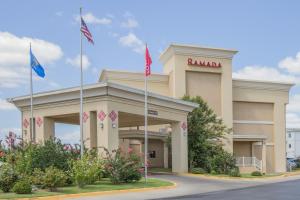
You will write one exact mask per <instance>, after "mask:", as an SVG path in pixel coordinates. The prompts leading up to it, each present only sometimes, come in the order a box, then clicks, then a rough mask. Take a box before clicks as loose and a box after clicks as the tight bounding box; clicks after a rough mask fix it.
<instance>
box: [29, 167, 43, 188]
mask: <svg viewBox="0 0 300 200" xmlns="http://www.w3.org/2000/svg"><path fill="white" fill-rule="evenodd" d="M44 177H45V172H43V171H42V170H41V169H39V168H35V169H34V171H33V173H32V176H31V177H30V180H31V183H32V184H33V185H35V186H37V187H43V184H44Z"/></svg>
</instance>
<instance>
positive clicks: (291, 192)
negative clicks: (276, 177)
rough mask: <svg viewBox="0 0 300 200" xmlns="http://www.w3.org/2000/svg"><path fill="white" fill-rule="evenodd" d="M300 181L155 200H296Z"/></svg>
mask: <svg viewBox="0 0 300 200" xmlns="http://www.w3.org/2000/svg"><path fill="white" fill-rule="evenodd" d="M299 185H300V179H298V180H289V181H284V182H277V183H270V184H264V185H259V186H258V185H257V186H253V187H246V188H239V189H232V190H225V191H224V190H223V191H217V192H209V193H202V194H192V195H181V196H177V197H176V196H173V197H169V198H153V199H164V200H167V199H172V200H185V199H186V200H198V199H199V200H215V199H218V200H241V199H243V200H253V199H255V200H282V199H284V200H295V199H299V196H300V190H299Z"/></svg>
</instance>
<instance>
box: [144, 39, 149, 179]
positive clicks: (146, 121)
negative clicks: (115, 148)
mask: <svg viewBox="0 0 300 200" xmlns="http://www.w3.org/2000/svg"><path fill="white" fill-rule="evenodd" d="M146 48H147V44H146ZM145 64H147V63H145ZM145 68H146V66H145ZM147 89H148V88H147V74H146V69H145V145H144V146H145V161H144V166H145V182H146V183H147V178H148V132H147V131H148V130H147V129H148V105H147V100H148V99H147V95H148V93H147Z"/></svg>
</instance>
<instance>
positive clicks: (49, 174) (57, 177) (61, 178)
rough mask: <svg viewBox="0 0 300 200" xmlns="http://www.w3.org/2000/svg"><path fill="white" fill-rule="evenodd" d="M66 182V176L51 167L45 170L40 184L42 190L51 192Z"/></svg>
mask: <svg viewBox="0 0 300 200" xmlns="http://www.w3.org/2000/svg"><path fill="white" fill-rule="evenodd" d="M66 180H67V176H66V175H65V173H64V172H63V171H62V170H60V169H57V168H55V167H53V166H51V167H48V168H46V170H45V173H44V176H43V177H42V181H41V182H42V184H43V187H44V188H48V189H49V190H50V191H51V192H53V191H56V190H57V187H61V186H64V185H65V183H66Z"/></svg>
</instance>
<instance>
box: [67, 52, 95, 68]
mask: <svg viewBox="0 0 300 200" xmlns="http://www.w3.org/2000/svg"><path fill="white" fill-rule="evenodd" d="M66 63H68V64H70V65H72V66H74V67H77V68H80V55H77V56H76V57H75V58H67V60H66ZM90 65H91V63H90V61H89V58H88V57H87V56H86V55H82V69H84V70H85V69H87V68H88V67H89V66H90Z"/></svg>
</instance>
